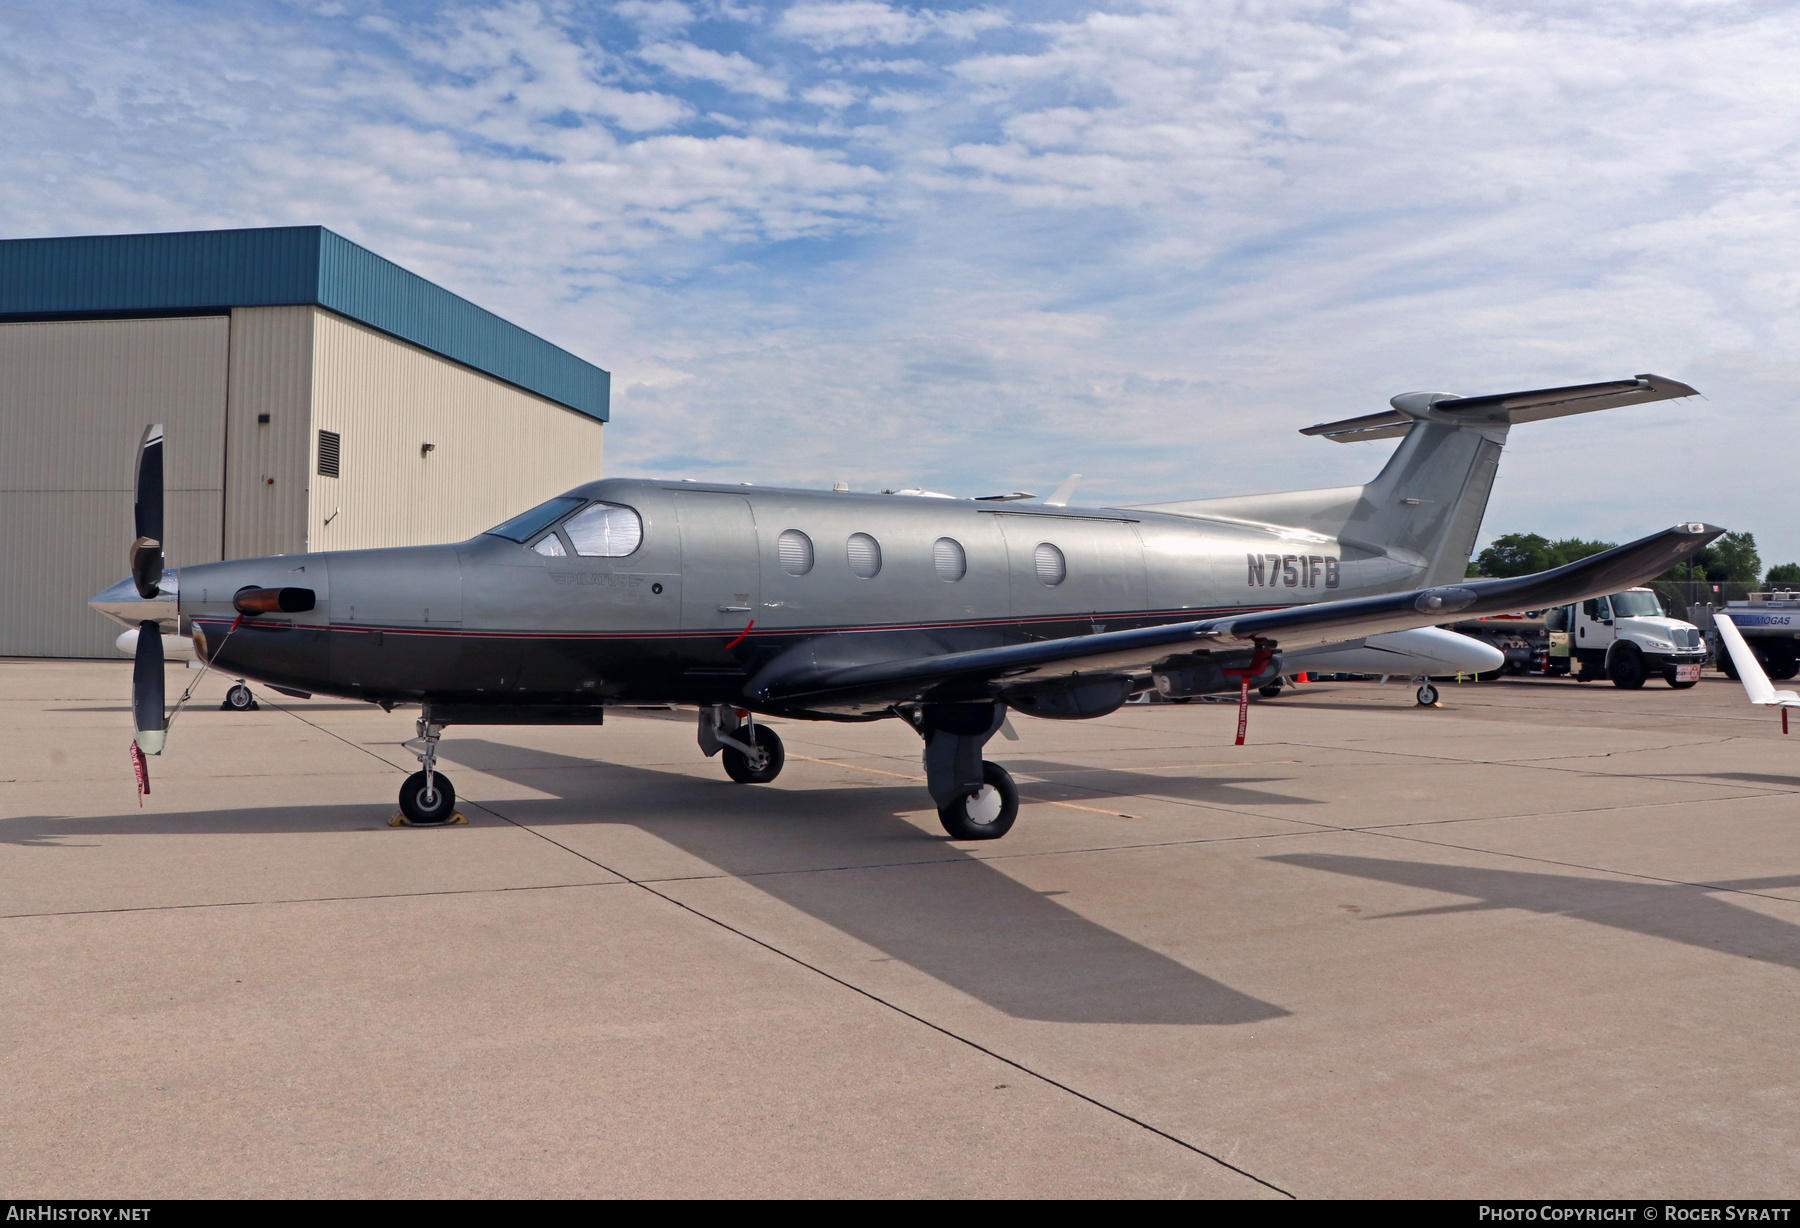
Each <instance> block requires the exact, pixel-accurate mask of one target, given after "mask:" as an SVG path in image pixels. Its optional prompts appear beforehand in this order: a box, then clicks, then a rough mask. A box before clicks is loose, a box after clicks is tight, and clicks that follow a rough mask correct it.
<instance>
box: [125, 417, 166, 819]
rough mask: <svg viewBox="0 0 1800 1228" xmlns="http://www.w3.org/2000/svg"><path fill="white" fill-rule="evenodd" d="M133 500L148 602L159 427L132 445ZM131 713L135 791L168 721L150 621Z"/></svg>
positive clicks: (158, 641) (158, 492) (157, 527)
mask: <svg viewBox="0 0 1800 1228" xmlns="http://www.w3.org/2000/svg"><path fill="white" fill-rule="evenodd" d="M134 489H135V491H136V498H135V501H134V503H133V505H132V517H133V520H134V521H135V523H136V526H137V540H136V541H134V542H132V543H131V582H132V583H133V584H134V585H136V586H137V591H138V596H140V597H142V598H143V599H144V600H146V601H149V600H151V599H153V598H155V597H156V596H158V595H159V594H160V593H161V592H162V589H161V587H160V585H161V583H162V575H163V548H162V541H163V429H162V426H161V424H156V425H152V426H147V427H145V428H144V438H143V440H142V441H141V442H139V444H138V452H137V481H136V485H135V487H134ZM131 715H132V720H133V721H134V723H135V724H136V726H137V741H136V747H135V750H134V754H133V758H134V761H137V762H138V779H139V787H140V788H141V789H145V790H146V791H147V790H148V785H149V777H148V773H147V772H146V771H145V769H144V767H143V764H142V762H141V759H139V756H141V755H160V754H162V748H163V739H164V738H165V737H166V736H167V734H168V723H167V722H166V721H165V720H164V719H163V647H162V628H161V627H160V626H159V625H158V624H157V623H156V621H155V620H153V619H146V620H145V621H143V622H141V623H139V624H138V637H137V654H136V656H135V657H134V659H133V661H132V666H131Z"/></svg>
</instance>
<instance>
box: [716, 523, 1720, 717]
mask: <svg viewBox="0 0 1800 1228" xmlns="http://www.w3.org/2000/svg"><path fill="white" fill-rule="evenodd" d="M1724 531H1725V530H1723V529H1720V528H1716V527H1714V526H1712V525H1708V524H1700V523H1697V522H1696V523H1689V524H1678V525H1676V526H1674V527H1673V528H1669V529H1664V530H1663V531H1662V532H1661V533H1653V534H1651V535H1650V536H1649V537H1644V538H1640V539H1639V540H1637V541H1634V542H1629V543H1627V544H1626V545H1623V546H1618V547H1615V548H1614V549H1612V550H1608V551H1605V552H1604V553H1601V554H1595V555H1590V556H1589V557H1587V558H1585V559H1580V560H1577V561H1576V562H1573V563H1569V564H1567V565H1566V566H1563V567H1558V568H1555V569H1553V570H1551V571H1540V572H1538V573H1536V574H1535V575H1529V576H1516V577H1511V578H1508V579H1500V580H1471V581H1468V582H1467V583H1464V584H1457V585H1444V586H1440V587H1437V588H1425V589H1414V590H1412V591H1410V592H1404V593H1387V594H1383V595H1382V596H1379V597H1353V598H1351V599H1349V600H1346V601H1324V602H1319V603H1317V604H1314V605H1300V606H1290V607H1289V608H1287V609H1283V610H1265V611H1263V612H1261V613H1257V614H1238V615H1232V616H1228V617H1225V618H1212V619H1205V620H1201V621H1196V622H1184V623H1170V624H1167V625H1165V626H1160V627H1139V628H1134V629H1132V630H1129V631H1103V632H1099V633H1097V634H1094V635H1077V636H1070V637H1068V638H1066V639H1060V640H1040V641H1037V642H1035V643H1030V644H1007V645H1004V646H1001V647H998V648H976V649H972V650H970V651H967V652H950V653H940V654H936V655H931V656H919V657H909V658H905V659H902V660H897V661H879V662H870V663H868V664H862V665H850V666H842V665H838V666H823V667H807V666H801V667H798V668H791V667H790V668H783V667H781V666H780V665H779V664H775V665H772V666H771V667H770V668H769V669H767V670H765V671H764V672H763V673H762V674H759V675H758V676H757V677H755V678H753V679H751V681H750V683H749V685H748V686H746V687H745V691H746V693H747V694H748V695H749V696H750V698H751V699H752V700H753V701H756V702H762V703H801V704H807V705H821V704H838V703H865V704H866V703H869V702H874V701H879V700H887V701H889V702H893V703H900V702H904V701H908V700H920V699H927V698H931V697H932V693H933V692H934V691H938V690H939V689H940V688H944V689H947V690H950V691H957V692H965V693H966V691H967V690H968V689H969V688H970V686H971V684H974V685H983V684H985V685H986V686H987V687H988V689H990V690H998V689H1003V688H1004V687H1006V686H1008V685H1012V684H1015V683H1017V682H1023V681H1027V680H1029V681H1030V682H1032V683H1041V682H1043V681H1044V680H1046V679H1049V678H1054V677H1058V676H1062V675H1068V674H1073V673H1096V672H1115V671H1126V670H1134V671H1135V670H1143V669H1146V668H1148V667H1149V666H1150V665H1152V664H1153V663H1155V662H1157V661H1160V660H1162V659H1164V658H1166V657H1169V656H1171V655H1173V654H1176V653H1183V652H1202V651H1209V650H1219V649H1224V650H1231V649H1240V650H1241V649H1245V648H1252V647H1275V646H1277V645H1279V646H1280V647H1282V648H1285V649H1288V650H1294V649H1299V648H1313V647H1318V646H1320V645H1324V644H1337V643H1342V642H1343V641H1344V640H1350V639H1355V638H1357V637H1359V636H1367V635H1380V634H1382V633H1384V632H1389V631H1405V630H1407V629H1408V628H1411V627H1428V626H1433V625H1435V624H1437V623H1441V622H1443V621H1444V620H1445V619H1446V618H1447V617H1448V616H1449V615H1451V614H1457V615H1460V616H1462V617H1464V618H1469V617H1475V616H1478V615H1482V614H1510V613H1513V612H1515V611H1518V610H1534V609H1538V608H1540V607H1543V606H1551V605H1564V604H1567V603H1568V602H1571V601H1582V600H1585V599H1586V598H1588V597H1596V596H1599V595H1601V594H1603V593H1616V592H1618V591H1620V590H1621V589H1627V588H1632V587H1634V586H1636V585H1638V584H1641V583H1643V582H1644V581H1645V580H1648V579H1649V578H1650V577H1652V576H1655V575H1657V574H1659V573H1661V572H1664V571H1667V570H1668V569H1669V568H1670V567H1673V566H1674V565H1675V564H1677V563H1680V562H1683V561H1684V560H1686V559H1688V558H1691V557H1692V556H1693V555H1695V554H1697V553H1698V552H1699V551H1700V549H1701V548H1702V547H1703V546H1705V545H1706V544H1707V543H1708V542H1710V541H1712V540H1713V539H1714V538H1715V537H1718V536H1719V535H1720V534H1721V533H1723V532H1724Z"/></svg>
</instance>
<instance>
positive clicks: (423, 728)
mask: <svg viewBox="0 0 1800 1228" xmlns="http://www.w3.org/2000/svg"><path fill="white" fill-rule="evenodd" d="M418 729H419V736H418V737H416V738H414V739H413V740H412V741H410V742H407V743H406V744H405V746H406V749H407V750H410V751H411V752H412V753H413V754H414V755H416V756H418V759H419V766H420V767H421V768H423V769H424V770H423V771H418V772H414V773H413V774H412V775H411V776H408V777H407V778H406V783H405V784H403V785H401V786H400V813H401V814H403V815H405V816H406V818H407V821H408V822H411V823H423V824H430V823H448V822H450V821H451V820H452V819H454V818H455V817H456V786H454V785H452V784H451V783H450V778H449V777H448V776H446V775H444V774H443V773H442V772H440V771H438V770H437V744H438V739H439V738H440V737H442V736H443V733H444V727H443V726H442V725H434V724H432V723H431V721H430V719H429V718H425V717H421V718H420V719H419V724H418Z"/></svg>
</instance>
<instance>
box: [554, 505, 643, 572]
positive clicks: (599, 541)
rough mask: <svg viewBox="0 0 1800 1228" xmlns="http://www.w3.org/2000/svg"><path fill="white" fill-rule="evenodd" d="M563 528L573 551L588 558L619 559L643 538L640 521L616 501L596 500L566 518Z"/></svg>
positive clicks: (636, 515) (630, 551)
mask: <svg viewBox="0 0 1800 1228" xmlns="http://www.w3.org/2000/svg"><path fill="white" fill-rule="evenodd" d="M563 531H564V532H565V533H567V534H568V535H569V542H570V544H571V545H573V546H574V547H575V553H576V554H580V555H585V556H586V557H588V558H601V559H622V558H624V557H625V556H626V555H628V554H630V553H632V552H633V551H635V550H636V549H637V548H638V546H639V545H640V544H641V543H642V542H643V540H644V522H643V521H642V520H640V519H639V518H638V514H637V513H636V512H634V511H632V510H631V509H630V508H628V507H622V506H620V505H619V504H617V503H596V504H594V505H593V506H592V507H589V508H584V509H582V510H581V511H579V512H577V513H576V514H575V515H573V516H571V517H569V521H568V523H567V524H565V525H563Z"/></svg>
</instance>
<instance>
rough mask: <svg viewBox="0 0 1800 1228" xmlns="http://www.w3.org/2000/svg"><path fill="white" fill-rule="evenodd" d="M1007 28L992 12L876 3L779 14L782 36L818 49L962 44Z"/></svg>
mask: <svg viewBox="0 0 1800 1228" xmlns="http://www.w3.org/2000/svg"><path fill="white" fill-rule="evenodd" d="M1007 24H1009V19H1008V18H1007V16H1006V15H1005V14H1004V13H1000V12H997V11H995V10H994V9H986V8H983V9H966V10H961V11H951V12H941V11H938V10H934V9H907V8H895V7H894V6H893V5H890V4H882V3H880V2H879V0H838V2H837V3H813V2H811V0H802V3H800V4H796V5H794V6H792V7H791V8H789V9H787V10H786V11H785V12H783V13H782V15H781V28H782V30H783V31H784V32H786V33H787V34H790V35H792V36H793V37H795V38H797V39H799V40H801V41H802V42H804V43H808V44H810V45H811V46H814V47H822V48H836V47H864V46H871V45H876V44H884V43H885V44H890V45H893V44H906V43H916V42H918V41H920V40H921V39H925V38H930V37H932V36H934V35H937V36H941V37H945V38H952V39H968V38H973V37H974V36H975V35H977V34H980V33H982V32H983V31H987V30H994V29H998V28H999V27H1001V26H1005V25H1007Z"/></svg>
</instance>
